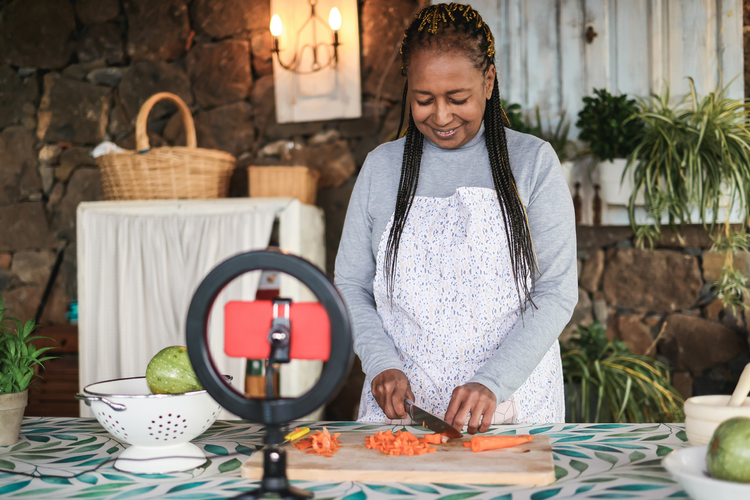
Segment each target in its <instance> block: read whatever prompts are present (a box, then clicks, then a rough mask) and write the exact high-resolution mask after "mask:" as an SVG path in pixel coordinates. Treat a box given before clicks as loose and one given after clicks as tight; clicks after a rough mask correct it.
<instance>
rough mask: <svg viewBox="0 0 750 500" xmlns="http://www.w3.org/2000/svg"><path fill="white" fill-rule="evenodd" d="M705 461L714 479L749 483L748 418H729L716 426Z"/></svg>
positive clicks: (749, 436) (749, 445)
mask: <svg viewBox="0 0 750 500" xmlns="http://www.w3.org/2000/svg"><path fill="white" fill-rule="evenodd" d="M706 463H707V464H708V473H709V474H710V475H711V477H713V478H714V479H723V480H724V481H734V482H737V483H750V418H746V417H736V418H730V419H729V420H726V421H724V422H722V423H721V424H720V425H719V427H717V428H716V430H715V431H714V435H713V436H712V437H711V441H710V442H709V443H708V451H707V453H706Z"/></svg>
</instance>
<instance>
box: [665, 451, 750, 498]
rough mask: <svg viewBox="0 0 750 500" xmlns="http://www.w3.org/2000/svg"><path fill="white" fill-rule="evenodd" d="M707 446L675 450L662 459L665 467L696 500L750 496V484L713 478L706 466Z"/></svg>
mask: <svg viewBox="0 0 750 500" xmlns="http://www.w3.org/2000/svg"><path fill="white" fill-rule="evenodd" d="M706 449H707V446H691V447H690V448H683V449H681V450H677V451H673V452H672V453H670V454H669V455H667V456H666V457H664V460H662V465H664V468H665V469H667V470H668V471H669V473H670V474H672V477H674V478H675V480H676V481H677V482H678V483H680V486H682V487H683V488H685V491H686V492H687V494H688V495H690V497H691V498H693V499H694V500H741V499H746V498H750V484H743V483H733V482H730V481H722V480H720V479H713V478H712V477H711V476H709V475H708V467H707V466H706Z"/></svg>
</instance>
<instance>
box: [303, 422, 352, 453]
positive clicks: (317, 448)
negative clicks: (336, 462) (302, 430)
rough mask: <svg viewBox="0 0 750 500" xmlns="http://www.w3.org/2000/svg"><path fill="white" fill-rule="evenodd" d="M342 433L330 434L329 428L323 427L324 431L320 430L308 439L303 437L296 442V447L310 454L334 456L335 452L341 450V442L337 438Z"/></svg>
mask: <svg viewBox="0 0 750 500" xmlns="http://www.w3.org/2000/svg"><path fill="white" fill-rule="evenodd" d="M340 435H341V433H340V432H337V433H336V434H330V433H329V432H328V429H326V428H325V427H323V430H322V431H318V432H316V433H315V434H313V435H312V436H310V437H309V438H307V439H301V440H299V441H297V442H296V443H294V447H295V448H297V449H298V450H300V451H305V450H306V453H309V454H311V455H312V454H316V455H318V456H319V457H332V456H333V454H334V453H336V452H337V451H339V445H340V444H341V442H340V441H339V440H338V439H337V438H338V437H339V436H340Z"/></svg>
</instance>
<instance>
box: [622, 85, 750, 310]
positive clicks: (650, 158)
mask: <svg viewBox="0 0 750 500" xmlns="http://www.w3.org/2000/svg"><path fill="white" fill-rule="evenodd" d="M688 81H689V83H690V91H689V92H688V94H687V95H686V96H685V97H684V98H683V99H681V100H680V101H679V102H677V103H676V104H674V105H670V104H669V89H668V88H667V89H666V91H665V93H664V95H663V96H657V95H652V96H651V97H650V98H648V99H641V102H640V106H639V107H640V111H639V112H638V115H637V117H638V120H639V121H640V122H642V123H643V124H644V127H643V128H642V129H641V130H640V131H639V133H638V135H637V136H636V145H635V147H634V149H633V151H632V153H631V155H630V157H629V158H628V169H630V170H631V171H632V177H633V180H634V183H635V190H636V191H642V193H643V196H644V200H645V204H646V208H647V209H648V218H647V219H646V220H645V221H637V220H636V211H635V200H634V199H633V197H631V200H630V203H629V212H630V220H631V225H632V226H633V228H634V231H635V233H636V242H637V243H638V244H639V245H641V246H643V244H644V242H645V241H646V240H648V241H649V242H650V243H651V244H653V241H654V239H658V238H660V236H661V223H662V219H663V218H664V217H666V218H667V221H668V223H669V224H670V226H672V228H673V230H675V232H676V229H677V227H676V226H677V225H682V224H684V223H690V222H691V219H693V218H694V219H698V220H700V222H701V223H702V224H703V226H704V228H706V230H707V231H708V232H709V233H710V234H711V236H712V237H713V240H714V244H713V247H712V250H714V251H718V252H723V253H724V254H725V265H724V267H723V269H722V272H721V276H720V278H719V280H718V281H717V282H716V283H714V290H715V292H716V294H717V296H718V297H719V298H721V299H722V301H723V302H724V304H725V305H727V306H731V307H732V308H735V307H736V306H738V305H741V306H743V307H747V306H746V305H745V303H744V302H743V300H742V295H743V294H747V290H746V287H745V282H746V277H744V276H743V275H742V274H741V273H740V272H738V271H736V270H735V269H734V266H733V257H732V256H733V255H734V253H735V252H736V251H738V250H742V249H747V248H748V246H749V245H750V236H749V235H748V234H747V232H746V230H745V229H744V228H746V227H747V217H748V209H749V207H748V199H747V196H748V193H749V192H750V127H748V119H749V118H750V113H749V112H748V102H747V101H745V100H739V99H730V98H728V97H727V96H726V94H727V89H728V87H729V85H727V86H726V87H724V88H721V86H719V87H717V89H715V90H714V91H712V92H709V93H708V94H707V95H705V96H703V97H700V96H699V95H698V94H697V92H696V89H695V85H694V84H693V80H692V79H688ZM730 84H731V82H730ZM720 216H721V219H720V218H719V217H720ZM733 218H734V220H733ZM738 220H742V221H743V222H744V224H742V225H741V228H740V229H739V230H733V229H732V225H731V223H732V222H737V221H738ZM717 222H720V223H722V224H723V227H722V229H721V230H720V231H718V234H717V233H716V231H715V227H716V224H717Z"/></svg>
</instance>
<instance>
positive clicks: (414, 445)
mask: <svg viewBox="0 0 750 500" xmlns="http://www.w3.org/2000/svg"><path fill="white" fill-rule="evenodd" d="M365 447H366V448H368V449H371V450H378V451H380V452H381V453H385V454H386V455H390V456H400V455H407V456H414V455H424V454H425V453H430V452H435V451H437V450H436V449H435V448H432V447H431V446H429V445H428V444H427V443H426V442H425V439H424V438H417V437H416V436H414V434H412V433H411V432H408V431H398V432H396V434H393V433H392V432H391V431H386V432H383V431H378V433H377V434H373V435H372V436H368V437H365Z"/></svg>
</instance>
